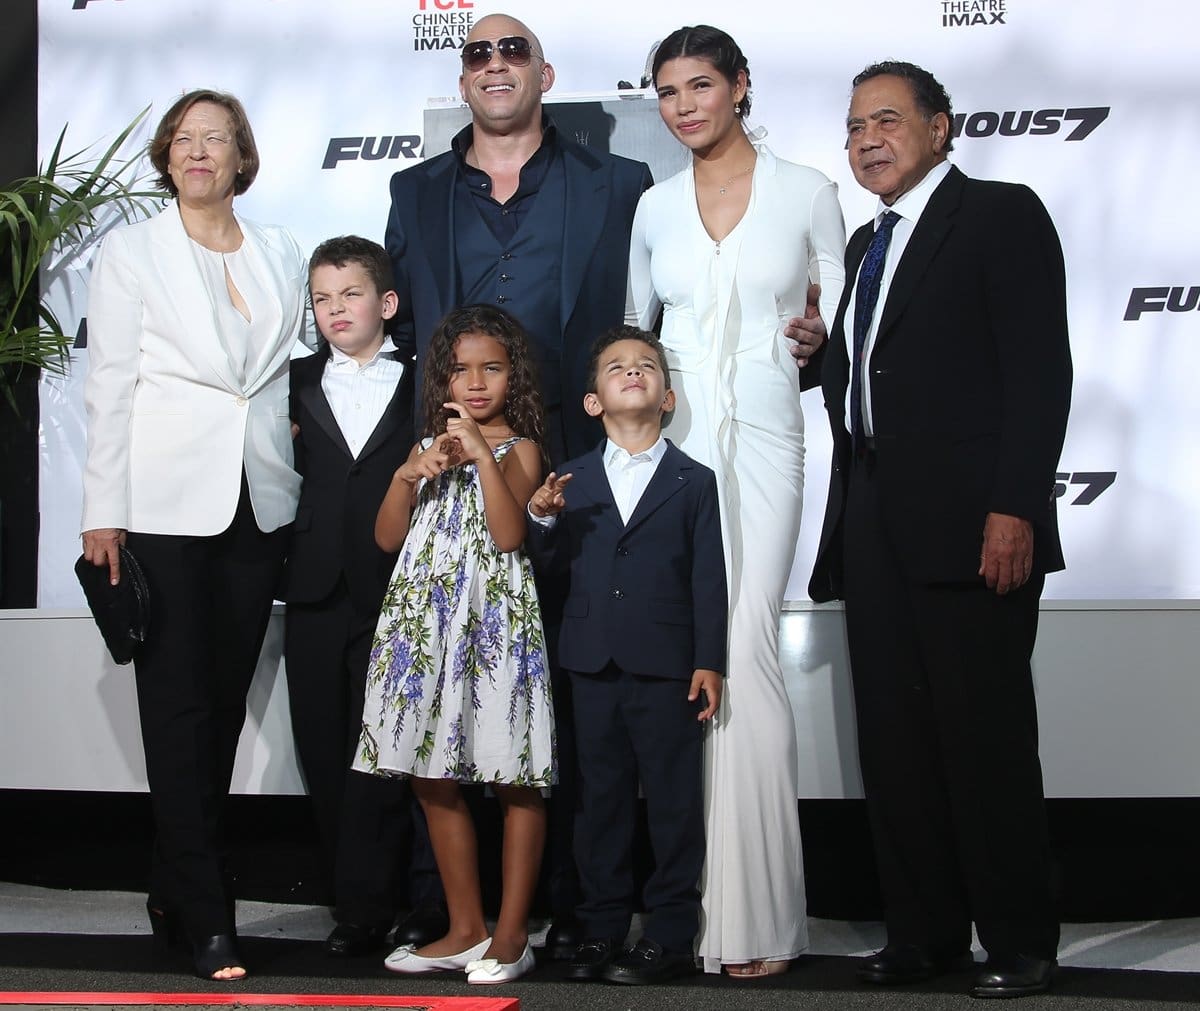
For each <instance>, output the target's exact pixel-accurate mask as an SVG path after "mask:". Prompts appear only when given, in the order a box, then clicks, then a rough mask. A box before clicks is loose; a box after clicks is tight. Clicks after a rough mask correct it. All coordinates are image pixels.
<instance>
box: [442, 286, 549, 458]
mask: <svg viewBox="0 0 1200 1011" xmlns="http://www.w3.org/2000/svg"><path fill="white" fill-rule="evenodd" d="M465 334H486V335H487V336H488V337H491V338H494V339H495V340H497V341H499V343H500V344H501V345H502V346H503V348H504V350H505V351H506V352H507V353H508V362H509V373H508V395H507V397H506V398H505V402H504V420H505V421H507V422H508V426H509V428H511V429H512V430H513V432H515V433H516V434H517V435H519V436H521V437H522V438H525V439H529V440H530V441H532V442H535V443H537V445H538V446H539V447H540V448H542V452H543V455H544V454H545V449H544V445H545V436H546V421H545V417H544V415H543V413H542V389H541V386H540V385H539V384H538V376H537V365H536V363H535V362H534V360H533V355H532V353H531V352H530V350H529V338H528V337H527V336H526V334H525V330H524V328H523V327H522V326H521V324H520V323H518V322H517V321H516V319H515V318H514V317H513V316H511V315H509V314H508V313H507V312H505V311H504V310H503V309H497V308H496V307H495V306H492V305H465V306H462V307H461V308H459V309H455V310H454V311H453V312H451V313H450V314H449V315H448V316H447V317H446V318H445V319H444V320H442V322H441V323H439V324H438V328H437V329H436V330H435V331H434V332H433V337H432V338H431V339H430V341H429V351H428V352H427V353H426V355H425V369H424V379H423V380H422V383H421V416H422V417H423V418H424V419H425V430H424V432H423V434H424V435H426V436H432V437H435V438H436V437H437V436H439V435H441V434H442V432H444V431H445V430H446V411H445V408H443V407H442V404H444V403H446V402H447V401H448V400H449V399H450V369H451V368H452V367H453V365H454V348H455V346H456V345H457V344H458V339H459V338H460V337H462V336H464V335H465Z"/></svg>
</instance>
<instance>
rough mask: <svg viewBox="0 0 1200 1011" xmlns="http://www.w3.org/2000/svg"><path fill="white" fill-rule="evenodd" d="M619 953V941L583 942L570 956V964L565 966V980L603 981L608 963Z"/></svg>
mask: <svg viewBox="0 0 1200 1011" xmlns="http://www.w3.org/2000/svg"><path fill="white" fill-rule="evenodd" d="M620 953H621V944H620V942H619V941H610V940H609V939H608V938H607V937H596V938H593V939H592V940H590V941H584V942H583V944H581V945H580V946H579V947H578V948H576V949H575V954H574V955H572V956H571V962H570V964H569V965H568V966H567V979H583V980H590V979H603V978H604V970H605V969H607V968H608V963H609V962H611V961H612V960H613V959H614V958H615V957H616V956H617V955H619V954H620Z"/></svg>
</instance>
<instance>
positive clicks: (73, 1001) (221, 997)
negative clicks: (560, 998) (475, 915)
mask: <svg viewBox="0 0 1200 1011" xmlns="http://www.w3.org/2000/svg"><path fill="white" fill-rule="evenodd" d="M0 1004H70V1005H73V1006H75V1007H78V1006H79V1005H105V1004H121V1005H129V1004H156V1005H162V1004H184V1005H202V1006H210V1007H211V1006H212V1005H217V1004H243V1005H251V1006H261V1005H269V1006H272V1007H280V1006H299V1007H392V1008H409V1009H410V1011H519V1009H520V1007H521V1002H520V1001H519V1000H517V999H516V998H515V997H428V996H426V997H385V996H382V995H376V996H372V995H370V994H344V993H334V994H312V993H306V994H284V993H230V994H219V993H77V992H72V991H59V992H48V993H0Z"/></svg>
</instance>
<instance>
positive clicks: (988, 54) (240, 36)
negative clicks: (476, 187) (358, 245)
mask: <svg viewBox="0 0 1200 1011" xmlns="http://www.w3.org/2000/svg"><path fill="white" fill-rule="evenodd" d="M499 9H501V8H498V7H493V6H488V7H484V6H482V5H477V4H476V3H475V0H338V2H337V3H332V2H326V0H40V4H39V24H40V36H41V38H40V56H39V66H40V68H41V71H40V72H41V80H40V85H39V117H40V130H39V133H40V145H41V148H42V151H43V155H44V154H45V153H46V152H47V151H48V149H49V146H50V145H51V144H52V143H53V140H54V138H55V137H56V136H57V134H58V132H59V130H60V129H61V127H62V125H63V123H65V122H68V121H69V123H70V130H69V133H68V146H72V145H73V146H76V147H78V146H82V145H83V144H85V143H88V142H90V141H92V140H96V139H99V138H103V137H106V136H107V137H111V136H112V135H114V134H115V133H116V132H117V131H118V130H119V129H120V128H121V127H122V126H124V125H125V124H126V123H127V122H128V121H129V120H130V119H132V118H133V116H134V114H135V113H136V112H137V111H138V110H139V109H141V108H142V107H143V106H145V105H147V104H152V105H153V109H152V112H151V116H150V119H151V122H152V123H153V122H157V120H158V118H159V117H160V116H161V115H162V113H163V111H165V109H166V108H167V106H168V105H169V104H170V103H171V101H173V99H174V98H175V97H177V96H178V95H179V94H180V93H181V92H182V91H184V90H187V89H190V88H195V87H215V88H220V89H224V90H228V91H232V92H234V93H235V94H237V95H238V96H239V97H240V98H241V99H242V100H243V101H244V102H245V104H246V106H247V109H248V111H249V113H250V117H251V120H252V122H253V124H254V129H255V133H256V136H257V139H258V143H259V147H260V151H261V154H262V162H263V167H262V171H261V173H260V175H259V177H258V181H257V182H256V183H255V185H254V187H253V189H251V190H250V192H249V193H248V194H246V195H245V196H244V197H242V198H240V202H239V210H240V211H241V212H242V213H243V214H245V215H246V216H248V217H250V218H253V219H257V220H260V221H266V222H273V223H280V224H284V225H287V226H288V227H290V228H291V229H292V231H293V232H294V234H295V235H296V237H297V239H298V240H299V241H300V243H301V245H302V246H305V247H307V248H311V247H312V246H314V245H316V243H317V242H319V241H320V240H322V239H324V238H326V237H328V236H331V235H335V234H343V233H347V232H357V233H360V234H363V235H366V236H368V237H372V238H376V239H381V238H382V233H383V226H384V222H385V218H386V214H387V202H388V197H387V183H388V179H389V177H390V175H391V173H392V172H393V171H395V170H397V169H400V168H404V167H405V166H408V165H411V164H414V163H415V157H414V156H415V155H417V154H418V153H419V152H420V150H421V144H422V140H421V133H422V122H423V110H424V109H425V108H426V106H427V103H428V99H430V98H436V97H439V96H456V95H457V88H456V78H457V73H458V62H457V56H456V52H455V47H456V46H457V45H458V44H459V42H460V41H461V37H462V36H463V35H465V34H466V31H467V30H468V28H469V26H470V24H471V23H472V22H473V21H474V20H477V19H478V18H479V17H481V16H483V14H485V13H488V12H490V11H494V10H499ZM502 9H504V10H506V11H507V12H509V13H512V14H514V15H516V16H517V17H520V18H522V19H523V20H525V21H527V22H528V23H529V24H530V26H531V27H532V28H533V29H534V30H535V31H536V32H537V33H538V34H539V36H540V37H541V40H542V43H543V46H544V49H545V52H546V55H547V58H548V60H549V61H550V62H551V63H553V64H554V66H555V68H556V71H557V74H558V80H557V84H556V86H555V91H554V92H552V93H551V98H553V97H554V96H555V95H556V94H558V95H563V94H570V93H578V92H597V91H600V90H606V89H611V88H613V87H614V86H615V85H616V83H617V81H618V80H620V79H625V80H629V81H633V82H634V83H637V80H638V78H639V77H640V75H641V72H642V68H643V65H644V63H645V58H646V53H647V51H648V49H649V47H650V45H651V44H652V43H653V42H654V41H655V40H657V39H659V38H662V37H663V36H664V35H665V34H666V33H667V32H669V31H671V30H672V29H674V28H676V27H678V26H679V25H680V23H681V20H680V19H681V17H683V16H686V19H687V21H688V22H689V23H693V24H694V23H698V22H708V23H713V24H717V25H719V26H721V27H723V28H725V29H727V30H728V31H730V32H731V33H732V34H733V35H734V36H735V37H736V38H737V40H738V41H739V43H740V44H741V46H742V48H743V49H744V50H745V52H746V53H747V55H748V57H749V59H750V68H751V74H752V78H753V86H754V87H753V91H754V119H755V122H756V123H757V124H760V125H763V126H765V127H766V128H767V129H768V131H769V137H768V143H769V144H770V145H771V146H772V148H773V150H774V151H775V152H776V153H777V154H778V155H780V156H782V157H785V158H789V159H791V160H794V161H799V162H803V163H807V164H810V165H813V166H815V167H817V168H819V169H821V170H822V171H824V172H826V173H827V174H829V175H830V176H831V177H832V178H834V179H836V180H837V181H838V183H839V185H840V187H841V197H842V204H843V208H844V211H845V215H846V220H847V224H848V226H849V228H853V227H855V226H857V225H858V224H859V223H861V222H863V221H865V220H866V219H867V218H868V217H869V216H870V214H871V212H872V210H873V199H874V198H872V197H870V196H869V195H868V194H866V193H864V192H863V191H862V190H860V189H859V188H858V186H857V185H856V184H855V183H854V180H853V177H852V176H851V174H850V171H849V168H848V166H847V164H846V160H845V153H844V145H845V131H844V127H843V121H844V117H845V111H846V106H847V101H848V98H849V90H850V87H849V82H850V78H851V77H852V76H853V75H854V74H855V73H856V72H857V71H858V70H860V69H861V68H862V67H863V66H864V65H865V64H867V63H869V62H872V61H874V60H877V59H883V58H893V57H894V58H899V59H908V60H912V61H913V62H916V63H919V64H921V65H923V66H925V67H927V68H929V69H930V70H932V71H933V72H934V74H935V75H936V76H937V77H938V78H939V79H940V80H941V81H942V82H943V83H944V84H945V85H946V87H947V88H948V90H949V91H950V93H951V96H952V98H953V100H954V107H955V109H956V111H957V112H958V113H959V114H960V125H961V130H962V135H961V136H960V138H959V139H958V141H957V142H956V145H955V147H956V150H955V152H954V153H953V154H952V156H951V157H952V160H953V161H955V162H956V163H957V164H958V165H959V166H960V167H962V168H963V169H964V170H965V171H966V172H967V173H968V174H969V175H974V176H978V177H983V178H995V179H1008V180H1017V181H1022V182H1026V183H1028V184H1029V185H1030V186H1032V187H1033V188H1034V189H1035V190H1036V191H1037V192H1038V194H1039V195H1040V196H1041V197H1042V199H1043V201H1044V202H1045V203H1046V205H1047V206H1048V208H1049V209H1050V212H1051V214H1052V216H1053V217H1054V219H1055V221H1056V222H1057V224H1058V227H1059V231H1060V233H1061V235H1062V239H1063V245H1064V248H1065V252H1066V259H1067V268H1068V278H1069V296H1070V317H1071V331H1072V347H1073V352H1074V358H1075V369H1076V372H1075V375H1076V379H1075V396H1074V404H1073V409H1072V416H1071V423H1070V428H1069V431H1068V435H1067V443H1066V448H1065V450H1064V453H1063V458H1062V463H1061V465H1060V470H1061V471H1062V476H1061V489H1062V492H1063V495H1062V498H1060V502H1059V505H1060V522H1061V525H1062V528H1063V539H1064V542H1065V550H1066V553H1067V562H1068V566H1069V568H1068V570H1067V572H1066V573H1063V574H1061V575H1057V576H1054V577H1052V578H1051V579H1050V580H1049V582H1048V584H1047V595H1048V596H1051V597H1059V598H1075V599H1164V598H1168V599H1169V598H1183V599H1187V598H1197V597H1200V524H1198V523H1197V521H1196V511H1195V503H1196V502H1197V500H1198V499H1200V468H1198V467H1197V466H1196V453H1195V451H1194V449H1192V448H1191V447H1193V446H1194V445H1195V443H1196V441H1197V436H1198V435H1200V422H1198V421H1197V412H1196V411H1194V410H1190V409H1189V408H1190V407H1191V406H1192V404H1191V401H1192V400H1193V399H1194V388H1193V383H1194V382H1195V378H1194V377H1195V375H1196V374H1197V372H1198V371H1200V342H1198V340H1197V338H1198V336H1200V313H1198V312H1197V304H1196V302H1197V296H1198V295H1200V273H1198V267H1197V264H1198V263H1200V257H1198V256H1197V253H1198V252H1200V239H1198V238H1197V235H1198V230H1197V229H1196V228H1195V227H1194V226H1189V227H1183V228H1181V227H1178V225H1177V220H1178V219H1179V216H1180V215H1181V214H1182V215H1186V220H1190V219H1191V214H1192V213H1194V212H1189V211H1188V210H1187V208H1188V207H1189V206H1192V203H1191V200H1190V199H1189V198H1190V197H1191V196H1192V195H1193V192H1194V183H1193V177H1194V174H1195V166H1196V164H1197V159H1198V157H1200V135H1198V134H1197V131H1196V130H1195V125H1196V113H1195V98H1196V95H1197V94H1198V93H1200V70H1198V68H1197V61H1196V58H1195V54H1196V44H1195V39H1196V34H1197V32H1196V30H1197V27H1198V26H1200V14H1196V13H1194V11H1195V8H1194V5H1193V4H1192V3H1190V2H1187V0H1157V2H1154V0H1152V2H1150V3H1143V4H1140V5H1134V4H1131V3H1128V2H1116V0H1088V2H1082V0H1076V2H1067V0H1057V2H1050V0H838V2H836V3H833V2H829V3H803V4H790V5H787V6H785V5H783V4H763V5H730V4H728V3H727V2H724V0H721V2H712V0H693V2H692V3H690V4H688V5H686V8H684V6H683V5H676V4H672V5H669V6H668V5H666V4H660V5H646V4H645V3H643V2H636V0H608V2H606V3H604V4H600V5H594V6H592V5H583V4H575V3H572V4H570V5H569V6H568V5H566V4H563V3H561V2H554V3H552V2H549V0H512V2H511V3H509V4H508V5H507V6H506V7H504V8H502ZM681 10H686V14H685V15H681V14H680V13H678V12H680V11H681ZM456 100H457V99H456V98H452V101H456ZM147 133H148V130H143V131H142V133H141V135H140V136H139V137H138V138H137V140H138V141H139V142H140V143H144V142H145V140H146V137H147ZM131 150H133V148H132V147H131ZM326 166H328V167H326ZM90 253H91V251H90V250H89V251H87V252H85V254H84V255H83V256H81V257H80V260H79V262H78V263H77V264H75V265H73V268H72V269H71V270H68V271H67V272H66V273H65V274H64V275H63V276H61V277H58V278H56V279H54V280H53V284H52V286H51V289H50V290H51V291H52V294H53V297H54V299H55V304H56V306H57V308H58V310H59V318H60V319H61V320H62V321H63V322H64V325H66V326H67V327H69V328H73V327H75V326H77V325H78V321H79V319H80V317H81V316H82V315H83V314H84V312H85V306H86V266H87V262H88V260H89V258H90ZM1012 297H1013V298H1015V299H1020V298H1021V292H1020V291H1014V292H1013V293H1012ZM1139 306H1140V307H1142V308H1141V311H1139V308H1138V307H1139ZM1131 317H1132V318H1131ZM1022 336H1023V335H1022V334H1020V333H1014V334H1012V335H1011V339H1012V340H1014V341H1020V340H1021V339H1022ZM1028 353H1029V354H1030V355H1031V356H1033V355H1036V354H1037V348H1035V347H1030V348H1029V349H1028ZM86 365H87V355H86V352H85V351H84V352H79V353H77V355H76V356H75V360H74V363H73V367H72V370H71V375H70V376H69V377H68V378H67V379H66V380H61V381H60V380H46V381H44V382H43V387H42V452H41V500H42V501H41V508H42V517H41V530H40V543H39V558H40V563H39V564H40V573H39V605H40V606H42V607H72V606H76V605H78V604H79V603H80V602H81V601H80V595H79V591H78V588H77V587H76V586H75V584H74V580H73V577H72V575H71V563H72V561H73V559H74V558H75V556H76V555H77V554H78V550H79V548H78V543H79V542H78V536H77V535H78V529H79V513H80V508H79V506H80V481H79V475H80V471H81V460H82V453H83V444H84V440H83V412H82V406H81V397H80V391H79V387H80V384H81V380H82V375H83V373H84V370H85V369H86ZM805 407H806V413H807V416H808V421H809V433H808V447H809V456H808V462H809V467H808V494H807V496H806V497H807V502H806V517H805V522H804V526H803V529H802V532H801V542H800V546H799V549H798V552H797V558H796V566H795V569H794V572H793V579H792V585H791V588H790V590H789V596H790V597H792V598H794V599H802V598H803V597H804V595H805V594H804V586H805V584H806V582H807V575H808V571H809V567H810V566H811V561H812V557H813V553H814V550H815V543H816V537H817V534H818V532H819V526H820V519H821V514H822V509H823V504H824V503H823V500H824V494H825V485H826V481H827V478H828V456H829V437H828V434H827V433H826V431H825V420H824V412H823V410H822V409H821V404H820V399H819V395H818V394H815V393H810V394H808V395H806V400H805ZM668 434H669V433H668Z"/></svg>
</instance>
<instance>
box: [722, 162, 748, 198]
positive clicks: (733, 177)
mask: <svg viewBox="0 0 1200 1011" xmlns="http://www.w3.org/2000/svg"><path fill="white" fill-rule="evenodd" d="M757 163H758V156H757V155H755V157H754V161H752V162H751V163H750V167H749V168H744V169H742V171H741V172H735V173H734V174H733V175H731V176H730V177H729V178H728V179H726V180H725V183H724V185H723V186H721V187H719V190H720V193H721V196H725V193H726V188H727V187H728V186H729V184H730V183H731V182H733V181H734V180H735V179H737V178H739V177H740V176H744V175H745V174H746V173H747V172H753V171H754V166H755V165H756V164H757Z"/></svg>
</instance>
